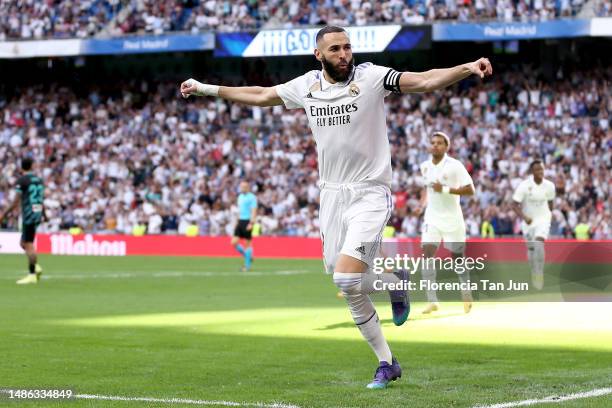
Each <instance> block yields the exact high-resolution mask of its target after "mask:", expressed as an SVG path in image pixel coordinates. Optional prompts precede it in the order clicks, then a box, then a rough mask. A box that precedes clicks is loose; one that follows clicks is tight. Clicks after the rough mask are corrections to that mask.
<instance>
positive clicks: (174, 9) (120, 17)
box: [0, 0, 612, 41]
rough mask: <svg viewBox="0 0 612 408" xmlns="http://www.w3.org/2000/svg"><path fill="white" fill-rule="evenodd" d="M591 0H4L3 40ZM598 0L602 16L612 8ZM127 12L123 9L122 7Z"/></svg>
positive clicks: (499, 11) (422, 15) (543, 13)
mask: <svg viewBox="0 0 612 408" xmlns="http://www.w3.org/2000/svg"><path fill="white" fill-rule="evenodd" d="M585 3H587V1H586V0H381V1H378V0H377V1H374V0H289V1H285V0H266V1H257V0H239V1H227V0H167V1H163V2H160V1H157V0H85V1H73V0H63V1H51V0H46V1H36V0H24V1H14V0H0V41H3V40H8V39H16V38H20V39H37V38H49V37H53V38H67V37H88V36H92V35H94V34H96V33H100V32H102V31H103V30H104V33H105V34H108V35H124V34H129V33H140V34H161V33H164V32H169V31H188V32H193V33H197V32H202V31H208V30H215V31H239V30H254V29H260V28H290V27H297V26H304V25H325V24H334V25H341V26H346V25H357V26H359V25H366V24H381V23H395V24H422V23H429V22H432V21H442V20H455V21H481V20H499V21H545V20H550V19H554V18H566V17H574V16H576V15H577V14H578V13H579V11H580V10H581V9H582V7H583V6H584V5H585ZM610 5H611V2H610V0H595V2H594V3H592V5H591V6H590V7H592V8H593V10H592V13H591V14H593V15H595V16H599V17H603V16H610V15H612V11H611V6H610ZM122 9H123V10H124V12H121V13H119V11H120V10H122Z"/></svg>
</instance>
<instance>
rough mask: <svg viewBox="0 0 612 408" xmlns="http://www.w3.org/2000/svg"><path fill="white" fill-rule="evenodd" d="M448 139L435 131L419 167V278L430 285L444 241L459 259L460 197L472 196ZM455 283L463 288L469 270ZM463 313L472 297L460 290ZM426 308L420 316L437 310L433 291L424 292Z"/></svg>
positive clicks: (470, 185) (461, 250)
mask: <svg viewBox="0 0 612 408" xmlns="http://www.w3.org/2000/svg"><path fill="white" fill-rule="evenodd" d="M449 148H450V138H449V137H448V136H447V135H446V134H445V133H443V132H435V133H434V134H433V135H432V136H431V139H430V152H431V159H429V160H427V161H426V162H423V163H422V164H421V175H422V176H423V181H424V184H425V186H426V188H425V190H424V191H423V195H422V196H421V203H422V207H425V206H426V209H425V217H424V222H423V227H422V236H421V246H422V248H423V255H424V256H425V261H426V262H425V264H424V267H423V270H422V274H423V278H424V279H427V280H429V281H430V283H434V282H435V280H436V268H435V262H433V257H434V255H435V254H436V251H437V250H438V247H439V246H440V242H441V241H444V247H445V248H446V249H448V250H449V251H450V252H451V254H452V256H453V258H455V259H456V258H459V257H462V256H463V255H464V251H465V221H464V219H463V212H462V211H461V205H460V202H459V201H460V198H459V197H460V196H470V195H473V194H474V183H473V182H472V178H471V177H470V175H469V173H468V172H467V170H466V169H465V166H463V164H461V162H460V161H459V160H457V159H454V158H452V157H450V156H449V155H448V154H447V152H448V149H449ZM457 276H458V277H459V281H460V282H461V283H462V284H464V285H467V281H468V280H469V279H470V275H469V271H464V272H463V273H457ZM461 293H462V297H463V308H464V311H465V313H469V312H470V310H471V309H472V294H471V291H470V290H469V289H468V288H466V289H464V290H462V291H461ZM427 300H428V301H429V305H427V307H426V308H425V310H423V313H425V314H427V313H431V312H434V311H436V310H438V309H439V307H440V306H439V304H438V295H437V293H436V291H435V290H434V289H429V290H427Z"/></svg>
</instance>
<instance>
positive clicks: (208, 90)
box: [191, 79, 219, 96]
mask: <svg viewBox="0 0 612 408" xmlns="http://www.w3.org/2000/svg"><path fill="white" fill-rule="evenodd" d="M191 81H192V84H193V83H194V82H195V86H196V95H200V96H219V85H210V84H203V83H201V82H198V81H196V80H195V79H192V80H191Z"/></svg>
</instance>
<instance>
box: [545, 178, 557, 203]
mask: <svg viewBox="0 0 612 408" xmlns="http://www.w3.org/2000/svg"><path fill="white" fill-rule="evenodd" d="M555 190H556V187H555V185H554V183H552V182H551V183H550V184H548V188H547V189H546V201H552V200H554V199H555Z"/></svg>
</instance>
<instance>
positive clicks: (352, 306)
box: [334, 272, 400, 364]
mask: <svg viewBox="0 0 612 408" xmlns="http://www.w3.org/2000/svg"><path fill="white" fill-rule="evenodd" d="M377 280H378V281H381V282H383V283H398V282H399V281H400V279H399V278H398V277H397V276H396V275H395V274H393V273H381V274H380V275H376V274H373V273H342V272H334V283H335V284H336V286H338V288H339V289H340V290H341V291H342V294H343V295H344V298H345V299H346V303H347V304H348V307H349V310H350V311H351V315H352V316H353V321H354V322H355V324H356V325H357V327H359V330H360V331H361V335H362V336H363V338H364V339H365V340H366V341H367V342H368V344H369V345H370V347H371V348H372V350H373V351H374V354H376V357H378V361H386V362H388V363H389V364H391V360H392V355H391V349H390V348H389V345H388V344H387V340H385V336H384V335H383V333H382V329H381V327H380V321H379V319H378V314H377V313H376V309H375V308H374V304H373V303H372V300H371V299H370V297H369V296H368V295H369V294H370V293H372V292H375V291H376V290H375V288H374V282H375V281H377Z"/></svg>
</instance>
